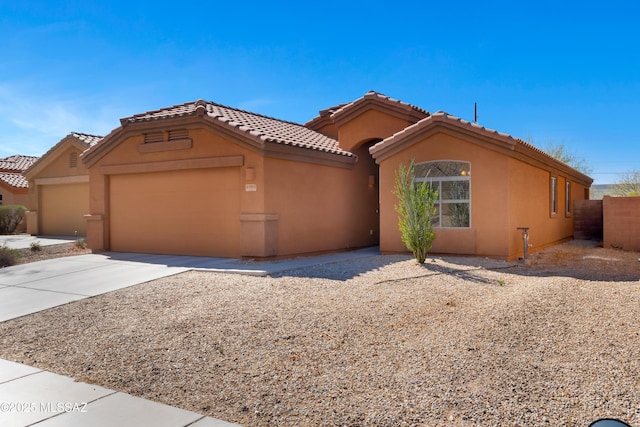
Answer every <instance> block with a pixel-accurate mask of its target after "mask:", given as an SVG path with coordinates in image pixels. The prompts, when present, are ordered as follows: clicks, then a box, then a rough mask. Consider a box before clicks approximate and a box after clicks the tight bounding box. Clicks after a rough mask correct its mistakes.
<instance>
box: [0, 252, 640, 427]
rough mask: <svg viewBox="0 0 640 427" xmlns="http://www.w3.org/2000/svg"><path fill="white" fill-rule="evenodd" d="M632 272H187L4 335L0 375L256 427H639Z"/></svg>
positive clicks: (518, 268)
mask: <svg viewBox="0 0 640 427" xmlns="http://www.w3.org/2000/svg"><path fill="white" fill-rule="evenodd" d="M638 256H639V254H638V253H629V252H620V251H616V250H609V249H603V248H597V247H594V246H593V245H592V244H584V243H581V242H574V243H571V244H564V245H559V246H555V247H552V248H549V249H547V250H545V251H542V252H539V253H536V254H534V255H532V257H531V258H530V260H529V262H527V263H526V264H525V263H517V262H516V263H507V262H503V261H496V260H491V259H485V258H462V257H434V258H431V257H430V258H429V259H428V261H427V263H426V264H425V266H419V265H417V264H416V263H415V261H413V260H412V259H410V258H409V257H408V256H402V255H388V256H372V257H369V258H365V259H362V260H358V261H351V262H342V263H335V264H329V265H324V266H318V267H313V268H306V269H301V270H296V271H291V272H288V273H285V274H282V275H279V276H278V277H248V276H239V275H225V274H215V273H206V272H188V273H184V274H181V275H178V276H173V277H169V278H165V279H160V280H157V281H153V282H149V283H146V284H142V285H139V286H135V287H132V288H127V289H123V290H120V291H116V292H112V293H109V294H105V295H101V296H98V297H94V298H90V299H86V300H82V301H78V302H74V303H71V304H68V305H65V306H62V307H58V308H54V309H50V310H47V311H44V312H41V313H37V314H34V315H31V316H26V317H24V318H20V319H16V320H12V321H8V322H4V323H0V357H1V358H5V359H9V360H14V361H18V362H23V363H26V364H29V365H32V366H37V367H39V368H43V369H47V370H51V371H53V372H56V373H59V374H63V375H68V376H71V377H74V378H76V379H77V380H78V381H85V382H89V383H94V384H98V385H101V386H105V387H109V388H112V389H116V390H120V391H124V392H127V393H131V394H133V395H136V396H141V397H144V398H147V399H151V400H155V401H159V402H162V403H166V404H170V405H175V406H178V407H181V408H184V409H188V410H192V411H196V412H199V413H202V414H205V415H209V416H213V417H217V418H221V419H224V420H227V421H234V422H238V423H241V424H244V425H248V426H249V425H250V426H254V425H255V426H275V425H281V426H306V425H309V426H312V425H314V426H315V425H332V426H333V425H348V426H357V425H376V426H385V425H387V426H409V425H411V426H414V425H415V426H418V425H420V426H422V425H424V426H440V425H442V426H445V425H446V426H449V425H451V426H491V425H500V426H502V425H507V426H512V425H522V426H534V425H535V426H538V425H550V426H558V425H567V426H586V425H588V424H589V423H590V422H591V421H593V420H595V419H597V418H600V417H604V416H609V417H617V418H620V419H623V420H625V421H627V422H629V423H631V424H632V425H640V346H639V345H638V344H639V343H640V336H639V335H640V282H639V281H638V279H639V278H640V262H638Z"/></svg>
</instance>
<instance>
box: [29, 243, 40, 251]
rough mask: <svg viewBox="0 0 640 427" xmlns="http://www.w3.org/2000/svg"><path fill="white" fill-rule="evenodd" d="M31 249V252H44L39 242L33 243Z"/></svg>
mask: <svg viewBox="0 0 640 427" xmlns="http://www.w3.org/2000/svg"><path fill="white" fill-rule="evenodd" d="M29 247H30V248H31V252H40V251H41V250H42V245H41V244H40V242H38V241H35V242H31V245H30V246H29Z"/></svg>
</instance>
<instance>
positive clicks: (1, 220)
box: [0, 205, 27, 234]
mask: <svg viewBox="0 0 640 427" xmlns="http://www.w3.org/2000/svg"><path fill="white" fill-rule="evenodd" d="M26 210H27V209H26V208H25V207H24V206H20V205H3V206H0V234H12V233H13V232H14V231H16V228H17V227H18V224H20V223H21V222H22V220H23V219H24V213H25V212H26Z"/></svg>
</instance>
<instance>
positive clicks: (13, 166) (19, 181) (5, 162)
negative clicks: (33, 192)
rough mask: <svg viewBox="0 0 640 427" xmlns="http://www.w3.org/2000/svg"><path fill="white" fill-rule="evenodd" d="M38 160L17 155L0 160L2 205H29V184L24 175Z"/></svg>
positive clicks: (0, 201) (0, 199)
mask: <svg viewBox="0 0 640 427" xmlns="http://www.w3.org/2000/svg"><path fill="white" fill-rule="evenodd" d="M36 160H38V158H37V157H34V156H21V155H15V156H10V157H5V158H2V159H0V204H1V205H22V206H25V205H26V204H27V192H28V188H29V184H28V182H27V180H26V179H25V178H24V176H23V175H22V172H24V171H25V170H26V169H28V168H29V166H31V165H32V164H33V163H34V162H35V161H36Z"/></svg>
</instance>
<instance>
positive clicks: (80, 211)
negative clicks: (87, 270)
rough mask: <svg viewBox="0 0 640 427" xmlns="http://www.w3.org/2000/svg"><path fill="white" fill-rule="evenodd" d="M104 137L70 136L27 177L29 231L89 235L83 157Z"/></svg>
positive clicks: (48, 233) (60, 234)
mask: <svg viewBox="0 0 640 427" xmlns="http://www.w3.org/2000/svg"><path fill="white" fill-rule="evenodd" d="M100 139H102V137H100V136H95V135H88V134H84V133H75V132H74V133H70V134H69V135H67V136H66V137H64V138H63V139H62V140H60V142H58V143H57V144H56V145H55V146H53V147H52V148H51V149H50V150H49V151H48V152H47V153H45V154H44V155H43V156H42V157H40V159H38V161H37V162H35V163H33V164H32V165H31V167H29V168H28V169H27V170H26V171H25V172H24V176H25V178H26V180H28V181H29V198H28V201H27V203H26V206H27V209H28V210H27V215H26V217H27V232H28V233H30V234H34V235H35V234H40V235H51V236H73V235H75V234H76V233H77V235H78V236H84V235H85V234H86V220H85V218H84V216H85V215H86V214H87V213H88V212H89V172H88V170H87V168H86V167H85V166H84V164H83V163H82V162H81V161H80V154H82V152H83V151H85V150H87V149H88V148H89V147H91V146H93V145H95V144H97V143H98V141H100Z"/></svg>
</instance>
